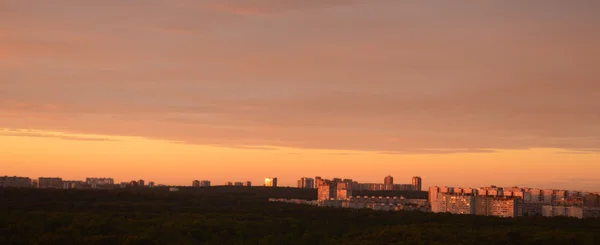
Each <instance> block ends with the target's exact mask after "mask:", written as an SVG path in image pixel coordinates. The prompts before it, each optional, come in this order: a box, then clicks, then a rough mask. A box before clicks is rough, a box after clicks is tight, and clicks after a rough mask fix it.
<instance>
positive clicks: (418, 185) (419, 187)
mask: <svg viewBox="0 0 600 245" xmlns="http://www.w3.org/2000/svg"><path fill="white" fill-rule="evenodd" d="M422 183H423V182H422V179H421V177H419V176H415V177H413V178H412V185H413V186H414V188H415V191H421V190H422Z"/></svg>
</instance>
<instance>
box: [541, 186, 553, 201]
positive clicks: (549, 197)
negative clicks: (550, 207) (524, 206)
mask: <svg viewBox="0 0 600 245" xmlns="http://www.w3.org/2000/svg"><path fill="white" fill-rule="evenodd" d="M554 193H555V191H554V190H551V189H547V190H542V202H543V203H544V204H552V202H553V201H554V200H555V196H554Z"/></svg>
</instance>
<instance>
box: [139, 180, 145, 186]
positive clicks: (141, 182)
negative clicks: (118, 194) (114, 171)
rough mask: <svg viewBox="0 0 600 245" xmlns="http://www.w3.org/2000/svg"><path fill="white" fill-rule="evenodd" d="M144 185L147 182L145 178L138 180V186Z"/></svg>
mask: <svg viewBox="0 0 600 245" xmlns="http://www.w3.org/2000/svg"><path fill="white" fill-rule="evenodd" d="M144 185H145V182H144V180H143V179H141V180H139V181H138V187H144Z"/></svg>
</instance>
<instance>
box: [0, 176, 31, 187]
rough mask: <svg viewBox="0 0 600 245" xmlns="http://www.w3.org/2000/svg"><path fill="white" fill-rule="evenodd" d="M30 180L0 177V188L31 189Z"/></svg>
mask: <svg viewBox="0 0 600 245" xmlns="http://www.w3.org/2000/svg"><path fill="white" fill-rule="evenodd" d="M31 187H33V185H32V182H31V179H30V178H28V177H17V176H12V177H11V176H4V177H0V188H31Z"/></svg>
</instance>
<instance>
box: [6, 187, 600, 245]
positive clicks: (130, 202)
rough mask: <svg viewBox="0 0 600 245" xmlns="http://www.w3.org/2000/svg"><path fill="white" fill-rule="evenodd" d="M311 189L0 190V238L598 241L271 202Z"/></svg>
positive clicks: (557, 221)
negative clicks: (171, 191)
mask: <svg viewBox="0 0 600 245" xmlns="http://www.w3.org/2000/svg"><path fill="white" fill-rule="evenodd" d="M315 196H316V192H314V190H308V191H307V190H300V189H291V188H277V189H268V188H262V187H254V188H236V187H231V188H226V187H225V188H223V187H213V188H208V189H182V190H181V191H180V192H176V193H169V192H168V191H167V190H166V189H144V190H133V189H130V190H107V191H89V190H88V191H76V190H72V191H62V190H55V191H51V190H35V189H31V190H11V189H0V244H60V245H65V244H176V245H183V244H219V245H222V244H227V245H228V244H270V245H273V244H464V245H467V244H486V245H492V244H502V245H504V244H511V245H512V244H540V245H541V244H544V245H547V244H561V245H565V244H600V220H577V219H570V218H553V219H548V218H542V217H524V218H519V219H500V218H492V217H476V216H455V215H445V214H427V213H418V212H400V213H390V212H375V211H370V210H347V209H332V208H318V207H311V206H300V205H293V204H283V203H269V202H267V199H268V198H269V197H285V198H304V199H313V198H314V197H315Z"/></svg>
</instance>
